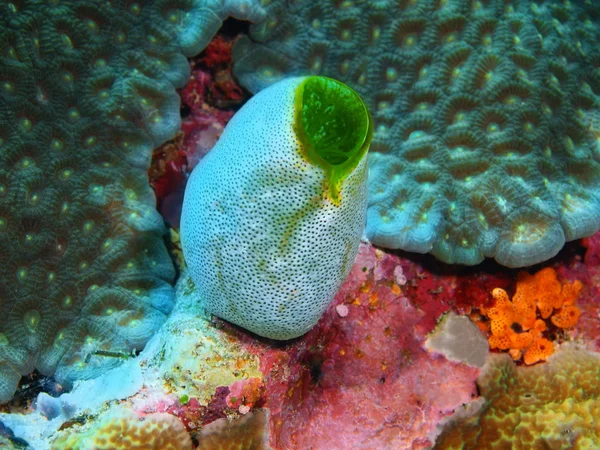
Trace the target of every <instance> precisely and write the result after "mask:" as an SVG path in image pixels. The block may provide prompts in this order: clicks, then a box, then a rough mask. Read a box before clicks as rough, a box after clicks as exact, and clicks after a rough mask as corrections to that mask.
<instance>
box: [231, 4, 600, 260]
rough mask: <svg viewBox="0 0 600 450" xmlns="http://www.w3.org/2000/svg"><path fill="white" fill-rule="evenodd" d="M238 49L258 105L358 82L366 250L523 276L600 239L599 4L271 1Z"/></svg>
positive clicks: (241, 70)
mask: <svg viewBox="0 0 600 450" xmlns="http://www.w3.org/2000/svg"><path fill="white" fill-rule="evenodd" d="M266 4H267V6H266V9H267V19H266V20H265V21H263V22H262V23H260V24H257V25H254V26H252V27H251V30H250V38H248V37H246V38H243V39H242V40H240V41H239V42H238V44H237V45H236V47H235V48H234V57H235V59H236V73H237V75H238V76H239V78H240V80H241V81H242V83H243V84H244V85H245V86H246V87H248V88H249V89H250V90H251V91H253V92H256V91H259V90H261V89H263V88H264V87H265V86H267V85H269V84H270V83H272V82H274V81H276V80H278V79H280V78H282V77H285V76H294V75H305V74H319V75H326V76H331V77H335V78H337V79H340V80H341V81H343V82H345V83H347V84H348V85H350V86H351V87H353V88H354V89H356V91H357V92H358V93H359V94H360V95H361V97H362V98H364V99H365V102H366V103H367V105H368V107H369V108H370V109H371V111H372V112H373V119H374V123H375V133H374V138H373V145H372V149H371V150H372V151H371V154H370V158H369V161H370V163H369V167H370V169H369V170H370V173H369V209H368V216H367V236H368V238H369V239H370V240H371V242H373V243H374V244H376V245H380V246H383V247H388V248H400V249H404V250H408V251H414V252H421V253H426V252H431V253H433V254H434V255H435V256H436V257H437V258H439V259H440V260H442V261H445V262H448V263H460V264H477V263H479V262H481V261H482V260H483V259H484V258H485V257H493V258H495V259H496V260H497V261H498V262H500V263H501V264H504V265H506V266H509V267H522V266H527V265H531V264H534V263H538V262H541V261H544V260H546V259H548V258H550V257H552V256H554V255H555V254H556V253H557V252H558V251H559V250H560V249H561V248H562V246H563V244H564V243H565V241H570V240H573V239H577V238H580V237H583V236H589V235H591V234H592V233H594V232H595V231H597V230H598V229H599V228H600V164H599V161H600V144H599V141H598V136H599V135H600V118H599V117H600V116H599V113H598V111H599V110H600V72H599V70H600V69H599V67H600V66H599V64H600V51H599V49H598V45H597V43H598V41H599V40H600V29H599V27H598V24H597V22H595V20H597V17H598V14H599V7H598V5H597V2H590V1H587V2H586V1H582V2H563V1H505V0H481V1H466V0H449V1H433V0H424V1H370V2H368V1H343V2H341V1H340V2H317V1H308V2H294V3H291V4H287V2H284V1H281V0H273V1H268V2H266Z"/></svg>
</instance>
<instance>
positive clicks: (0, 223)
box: [0, 217, 8, 231]
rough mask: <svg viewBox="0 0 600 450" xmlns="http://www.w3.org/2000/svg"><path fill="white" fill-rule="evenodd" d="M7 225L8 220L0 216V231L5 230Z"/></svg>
mask: <svg viewBox="0 0 600 450" xmlns="http://www.w3.org/2000/svg"><path fill="white" fill-rule="evenodd" d="M7 225H8V221H7V220H6V218H4V217H0V231H4V230H6V227H7Z"/></svg>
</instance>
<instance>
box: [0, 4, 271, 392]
mask: <svg viewBox="0 0 600 450" xmlns="http://www.w3.org/2000/svg"><path fill="white" fill-rule="evenodd" d="M208 3H210V2H208ZM236 5H237V6H236ZM217 6H218V5H217ZM238 7H240V8H241V9H240V10H239V11H237V10H236V8H238ZM242 9H243V10H244V11H243V12H242ZM260 13H261V12H260V11H259V10H258V9H256V8H254V9H248V8H246V7H245V6H244V5H243V4H242V2H227V7H223V6H219V8H216V7H213V8H211V7H210V5H208V4H207V2H203V1H193V0H190V1H181V2H175V1H173V2H171V1H157V2H132V1H115V2H106V1H14V2H6V1H3V2H2V3H1V4H0V249H1V251H0V400H2V401H5V400H8V399H9V398H10V397H11V396H12V394H13V392H14V390H15V388H16V386H17V383H18V381H19V379H20V377H21V375H23V374H27V373H29V372H31V371H32V370H33V369H34V368H37V369H38V370H39V371H40V372H41V373H43V374H46V375H52V374H54V376H55V378H56V379H57V380H58V381H59V382H61V383H63V384H65V385H67V386H68V385H69V384H70V383H72V382H73V381H74V380H78V379H85V378H90V377H93V376H96V375H97V374H98V373H100V371H102V370H105V369H106V368H109V367H111V366H114V365H116V364H118V363H120V360H121V358H111V357H106V356H105V355H107V354H110V353H111V352H112V353H117V354H118V353H119V352H124V353H129V352H131V351H132V350H134V349H140V348H142V347H143V346H144V344H145V343H146V341H147V340H148V339H149V338H150V337H151V336H152V334H153V333H154V332H155V331H156V330H157V329H158V327H159V326H160V325H161V324H162V323H163V322H164V320H165V317H166V315H167V314H168V313H169V311H170V310H171V307H172V301H173V300H172V299H173V292H172V286H171V285H170V283H171V282H172V281H173V278H174V276H175V271H174V268H173V265H172V262H171V259H170V257H169V256H168V254H167V252H166V248H165V245H164V243H163V241H162V235H163V233H164V232H165V227H164V225H163V220H162V218H161V216H160V215H159V214H158V213H157V211H156V210H155V207H154V203H155V198H154V194H153V192H152V190H151V188H150V187H149V185H148V178H147V170H148V167H149V164H150V157H151V153H152V149H153V148H155V147H156V146H158V145H160V144H161V143H163V142H164V141H165V140H167V139H170V138H171V137H173V136H174V134H175V133H176V132H177V130H178V129H179V125H180V117H179V97H178V96H177V94H176V92H175V87H179V86H182V85H183V84H184V83H185V82H186V80H187V77H188V73H189V66H188V62H187V60H186V56H192V55H194V54H196V53H198V52H199V51H200V50H201V49H202V48H204V46H205V45H206V44H207V43H208V42H209V40H210V39H211V38H212V36H213V34H214V33H215V32H216V30H217V29H218V28H219V27H220V25H221V22H222V20H223V19H224V18H225V17H227V16H228V15H229V14H236V15H239V17H244V18H250V19H252V18H260ZM253 15H254V16H253Z"/></svg>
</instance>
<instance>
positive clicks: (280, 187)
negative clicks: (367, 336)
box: [181, 77, 372, 339]
mask: <svg viewBox="0 0 600 450" xmlns="http://www.w3.org/2000/svg"><path fill="white" fill-rule="evenodd" d="M371 134H372V123H371V117H370V115H369V112H368V111H367V109H366V107H365V105H364V103H363V102H362V100H361V99H360V97H359V96H358V95H357V94H356V92H354V91H353V90H352V89H350V88H349V87H347V86H345V85H344V84H342V83H340V82H338V81H335V80H332V79H330V78H325V77H301V78H290V79H287V80H283V81H281V82H279V83H277V84H275V85H273V86H271V87H269V88H268V89H265V90H264V91H263V92H261V93H259V94H258V95H256V96H255V97H253V98H252V99H251V100H250V101H249V102H248V103H247V104H246V105H244V107H243V108H242V109H241V110H240V111H239V112H238V113H237V114H236V115H235V116H234V117H233V118H232V120H231V122H229V124H228V125H227V128H226V129H225V131H224V133H223V135H222V136H221V138H220V140H219V142H218V143H217V145H216V146H215V148H214V149H213V150H211V152H210V153H209V154H208V155H207V156H206V157H205V158H204V159H203V160H202V161H201V163H200V164H199V165H198V166H197V167H196V169H194V172H193V173H192V176H191V178H190V181H189V183H188V186H187V188H186V194H185V200H184V204H183V211H182V221H181V241H182V247H183V251H184V256H185V259H186V262H187V265H188V268H189V270H190V274H191V276H192V278H193V280H194V282H195V283H196V286H197V287H198V289H199V291H200V295H201V296H202V297H203V301H204V302H205V305H206V307H207V309H208V310H209V311H210V312H211V313H213V314H215V315H216V316H218V317H221V318H224V319H227V320H229V321H231V322H233V323H235V324H237V325H240V326H242V327H244V328H246V329H248V330H251V331H253V332H255V333H257V334H259V335H261V336H266V337H269V338H273V339H291V338H295V337H298V336H300V335H302V334H304V333H306V332H307V331H308V330H309V329H310V328H311V327H312V326H314V325H315V323H316V322H317V321H318V320H319V318H320V317H321V315H322V314H323V311H324V310H325V308H326V307H327V305H328V304H329V302H330V301H331V300H332V298H333V296H334V295H335V293H336V292H337V290H338V289H339V287H340V286H341V284H342V282H343V281H344V279H345V278H346V276H347V275H348V273H349V271H350V268H351V267H352V263H353V262H354V258H355V256H356V252H357V251H358V245H359V242H360V238H361V235H362V232H363V228H364V221H365V214H366V201H367V191H366V189H367V187H366V182H367V164H366V160H367V158H366V155H367V151H368V148H369V143H370V140H371Z"/></svg>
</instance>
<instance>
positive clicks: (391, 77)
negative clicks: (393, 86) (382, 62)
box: [385, 67, 398, 82]
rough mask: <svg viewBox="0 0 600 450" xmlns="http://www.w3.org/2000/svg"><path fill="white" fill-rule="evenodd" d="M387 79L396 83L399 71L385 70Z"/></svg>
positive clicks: (394, 69) (389, 68) (392, 68)
mask: <svg viewBox="0 0 600 450" xmlns="http://www.w3.org/2000/svg"><path fill="white" fill-rule="evenodd" d="M385 78H386V79H387V80H388V81H390V82H391V81H396V80H397V79H398V71H397V70H396V68H395V67H388V68H387V69H386V70H385Z"/></svg>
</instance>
